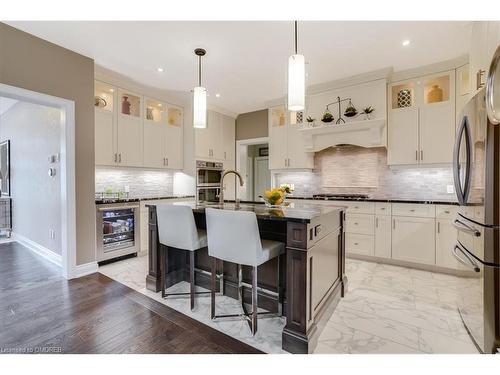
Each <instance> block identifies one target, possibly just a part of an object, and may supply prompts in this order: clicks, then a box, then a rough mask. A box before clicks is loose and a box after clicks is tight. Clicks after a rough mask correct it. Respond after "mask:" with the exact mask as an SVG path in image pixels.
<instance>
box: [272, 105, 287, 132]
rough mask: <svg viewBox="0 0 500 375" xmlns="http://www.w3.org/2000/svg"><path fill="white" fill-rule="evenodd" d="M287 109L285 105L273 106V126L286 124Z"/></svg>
mask: <svg viewBox="0 0 500 375" xmlns="http://www.w3.org/2000/svg"><path fill="white" fill-rule="evenodd" d="M285 124H286V110H285V106H279V107H274V108H271V125H272V126H273V127H277V126H285Z"/></svg>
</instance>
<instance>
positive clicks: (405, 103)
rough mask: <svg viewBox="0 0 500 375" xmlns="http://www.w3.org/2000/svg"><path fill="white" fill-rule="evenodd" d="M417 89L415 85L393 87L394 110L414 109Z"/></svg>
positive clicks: (407, 84)
mask: <svg viewBox="0 0 500 375" xmlns="http://www.w3.org/2000/svg"><path fill="white" fill-rule="evenodd" d="M414 100H415V88H414V86H413V83H411V82H409V83H404V84H401V85H395V86H392V109H399V108H409V107H413V105H414Z"/></svg>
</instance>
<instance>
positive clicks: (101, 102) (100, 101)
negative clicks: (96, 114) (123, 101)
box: [94, 95, 108, 108]
mask: <svg viewBox="0 0 500 375" xmlns="http://www.w3.org/2000/svg"><path fill="white" fill-rule="evenodd" d="M94 105H95V106H96V107H97V108H104V107H106V106H107V105H108V102H107V101H106V99H104V98H102V97H100V96H97V95H96V96H94Z"/></svg>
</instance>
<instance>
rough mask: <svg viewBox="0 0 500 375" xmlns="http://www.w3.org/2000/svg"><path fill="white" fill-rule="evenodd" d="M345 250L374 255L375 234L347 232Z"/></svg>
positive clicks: (349, 252) (352, 252)
mask: <svg viewBox="0 0 500 375" xmlns="http://www.w3.org/2000/svg"><path fill="white" fill-rule="evenodd" d="M345 251H346V253H347V254H359V255H370V256H373V236H370V235H367V234H357V233H346V236H345Z"/></svg>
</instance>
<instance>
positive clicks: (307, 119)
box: [306, 116, 316, 128]
mask: <svg viewBox="0 0 500 375" xmlns="http://www.w3.org/2000/svg"><path fill="white" fill-rule="evenodd" d="M306 121H307V125H308V126H309V127H310V128H313V127H314V121H316V119H315V118H313V117H311V116H307V118H306Z"/></svg>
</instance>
